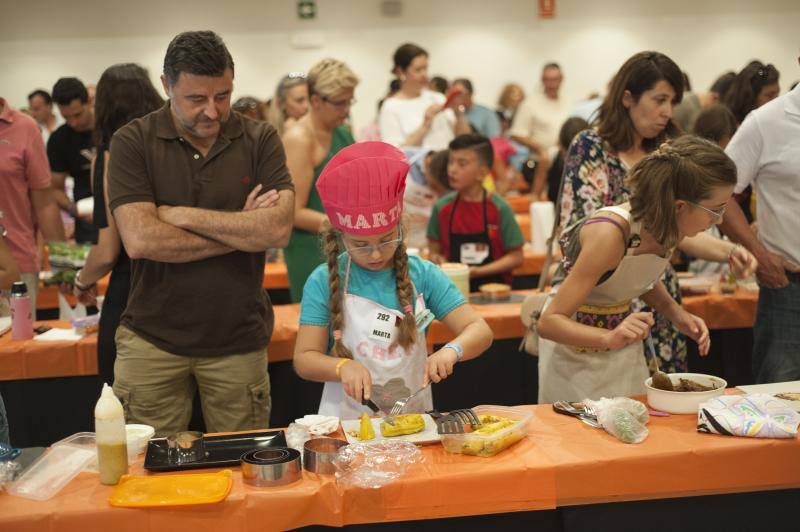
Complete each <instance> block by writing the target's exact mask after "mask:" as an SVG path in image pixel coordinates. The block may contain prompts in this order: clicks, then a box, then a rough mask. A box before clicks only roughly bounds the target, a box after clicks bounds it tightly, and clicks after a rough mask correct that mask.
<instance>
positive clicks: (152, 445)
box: [144, 430, 286, 471]
mask: <svg viewBox="0 0 800 532" xmlns="http://www.w3.org/2000/svg"><path fill="white" fill-rule="evenodd" d="M203 443H204V445H205V450H206V457H205V459H203V460H198V461H197V462H190V463H186V464H171V463H169V459H168V457H167V453H168V447H167V439H166V438H154V439H152V440H150V441H149V442H148V443H147V454H146V455H145V458H144V468H145V469H147V470H149V471H184V470H188V469H206V468H209V467H235V466H238V465H240V462H239V458H241V456H242V455H243V454H244V453H246V452H247V451H250V450H252V449H266V448H267V447H286V436H284V434H283V431H282V430H272V431H264V432H243V433H240V434H228V435H226V436H206V437H205V438H204V442H203Z"/></svg>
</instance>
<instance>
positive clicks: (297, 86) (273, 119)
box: [267, 72, 308, 136]
mask: <svg viewBox="0 0 800 532" xmlns="http://www.w3.org/2000/svg"><path fill="white" fill-rule="evenodd" d="M306 113H308V83H307V81H306V75H305V74H304V73H302V72H289V73H288V74H286V75H285V76H283V77H282V78H281V80H280V81H279V82H278V86H277V87H276V88H275V95H274V96H273V97H272V102H271V103H270V105H269V109H268V110H267V122H268V123H269V124H270V125H271V126H272V127H274V128H275V130H276V131H277V132H278V134H279V135H281V136H283V133H284V131H286V130H287V129H288V128H290V127H291V126H293V125H294V124H296V123H297V121H298V120H300V119H301V118H303V117H304V116H305V115H306Z"/></svg>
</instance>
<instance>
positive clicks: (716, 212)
mask: <svg viewBox="0 0 800 532" xmlns="http://www.w3.org/2000/svg"><path fill="white" fill-rule="evenodd" d="M686 203H688V204H689V205H692V206H693V207H698V208H700V209H703V210H704V211H706V212H707V213H708V214H710V215H711V216H712V219H713V220H714V223H715V224H718V223H721V222H722V218H723V217H724V216H725V211H726V210H728V204H727V203H726V204H725V205H723V206H722V207H720V208H718V209H709V208H708V207H703V206H702V205H700V204H699V203H695V202H693V201H688V200H686Z"/></svg>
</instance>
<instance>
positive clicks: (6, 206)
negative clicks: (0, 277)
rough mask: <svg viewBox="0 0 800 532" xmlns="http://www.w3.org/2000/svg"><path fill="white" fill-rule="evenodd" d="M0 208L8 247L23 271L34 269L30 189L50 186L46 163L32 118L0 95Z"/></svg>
mask: <svg viewBox="0 0 800 532" xmlns="http://www.w3.org/2000/svg"><path fill="white" fill-rule="evenodd" d="M0 103H2V105H3V111H2V113H0V211H3V220H2V222H0V223H2V225H4V226H5V228H6V230H7V231H8V237H7V238H6V241H7V242H8V247H9V248H10V249H11V254H12V255H13V256H14V260H16V261H17V267H18V268H19V270H20V271H21V272H23V273H37V272H38V271H39V266H38V265H37V264H36V223H35V220H34V214H33V206H32V205H31V197H30V191H31V190H32V189H43V188H49V187H50V165H49V164H48V162H47V153H46V152H45V149H44V142H43V141H42V134H41V132H40V131H39V127H38V126H37V125H36V122H34V120H33V118H31V117H29V116H28V115H26V114H24V113H21V112H19V111H17V110H16V109H12V108H11V106H10V105H8V103H7V102H6V101H5V100H4V99H3V98H0Z"/></svg>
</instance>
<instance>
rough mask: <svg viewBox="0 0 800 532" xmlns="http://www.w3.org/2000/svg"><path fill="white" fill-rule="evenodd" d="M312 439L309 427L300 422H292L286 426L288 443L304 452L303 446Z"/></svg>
mask: <svg viewBox="0 0 800 532" xmlns="http://www.w3.org/2000/svg"><path fill="white" fill-rule="evenodd" d="M310 439H311V434H309V432H308V427H306V426H305V425H301V424H299V423H290V424H289V426H288V427H287V428H286V445H288V446H289V447H291V448H292V449H297V450H298V451H300V453H301V454H302V453H303V446H304V445H305V444H306V442H307V441H308V440H310Z"/></svg>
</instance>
